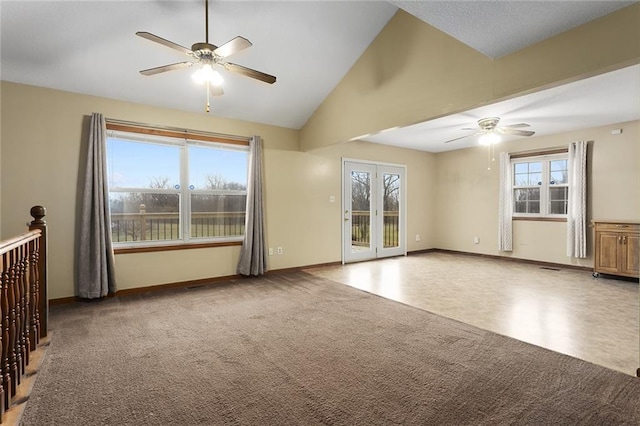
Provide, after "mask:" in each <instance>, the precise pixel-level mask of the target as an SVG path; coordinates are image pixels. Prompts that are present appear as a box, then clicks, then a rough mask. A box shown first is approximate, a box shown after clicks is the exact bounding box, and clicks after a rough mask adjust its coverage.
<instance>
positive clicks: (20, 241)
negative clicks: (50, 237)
mask: <svg viewBox="0 0 640 426" xmlns="http://www.w3.org/2000/svg"><path fill="white" fill-rule="evenodd" d="M45 213H46V210H45V208H44V207H42V206H34V207H33V208H31V216H32V217H33V219H34V220H33V221H32V222H31V223H30V225H29V231H28V232H25V233H23V234H20V235H18V236H16V237H13V238H10V239H8V240H5V241H2V242H0V423H1V422H2V419H3V418H4V412H5V411H6V410H8V409H9V407H10V406H11V402H12V398H13V397H14V396H15V395H16V389H17V387H18V385H20V383H21V380H22V379H23V376H24V375H25V372H26V368H27V366H28V365H29V357H30V354H31V352H32V351H35V350H36V349H37V347H38V344H39V343H40V339H41V338H44V337H46V336H47V327H48V321H47V320H48V314H49V302H48V298H47V224H46V222H45V221H44V220H43V217H44V216H45Z"/></svg>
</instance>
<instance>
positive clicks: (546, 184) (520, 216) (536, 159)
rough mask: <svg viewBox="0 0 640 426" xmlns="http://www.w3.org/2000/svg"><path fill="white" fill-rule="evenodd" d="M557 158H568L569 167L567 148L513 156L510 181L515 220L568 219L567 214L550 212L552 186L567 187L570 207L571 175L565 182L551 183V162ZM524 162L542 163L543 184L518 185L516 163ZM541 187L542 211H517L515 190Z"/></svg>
mask: <svg viewBox="0 0 640 426" xmlns="http://www.w3.org/2000/svg"><path fill="white" fill-rule="evenodd" d="M556 160H566V161H567V168H568V161H569V155H568V151H567V150H563V151H561V152H549V153H534V154H531V155H518V156H512V157H511V161H510V163H511V164H510V167H511V182H510V183H509V186H510V190H511V195H512V203H511V214H512V218H513V219H515V220H550V221H566V219H567V214H566V213H564V214H554V213H550V211H551V188H560V187H565V188H567V200H566V203H567V210H568V209H569V205H568V203H569V185H570V183H569V179H570V176H569V175H568V176H567V183H563V184H551V183H550V182H551V162H552V161H556ZM522 163H541V171H540V173H541V179H542V180H541V184H540V185H516V183H515V175H516V173H515V169H516V164H522ZM536 187H538V188H540V200H539V202H540V212H539V213H520V212H516V211H515V203H516V200H515V196H514V194H515V191H516V190H517V189H526V188H536Z"/></svg>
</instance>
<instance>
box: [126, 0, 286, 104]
mask: <svg viewBox="0 0 640 426" xmlns="http://www.w3.org/2000/svg"><path fill="white" fill-rule="evenodd" d="M204 26H205V41H204V42H199V43H194V44H193V45H191V49H187V48H186V47H184V46H181V45H179V44H177V43H174V42H172V41H169V40H166V39H164V38H162V37H158V36H157V35H155V34H151V33H149V32H146V31H138V32H136V35H137V36H139V37H142V38H145V39H147V40H150V41H153V42H155V43H158V44H161V45H163V46H166V47H169V48H171V49H174V50H177V51H178V52H181V53H184V54H186V55H187V56H190V57H191V58H192V60H191V61H184V62H177V63H174V64H169V65H163V66H160V67H155V68H149V69H146V70H142V71H140V74H142V75H145V76H152V75H156V74H160V73H163V72H167V71H173V70H177V69H182V68H188V67H192V66H194V65H195V66H198V65H199V66H200V67H199V69H198V70H197V71H196V72H195V73H194V74H193V79H194V80H195V81H196V82H198V83H206V85H207V112H209V93H211V95H213V96H220V95H222V94H223V93H224V91H223V90H222V82H223V79H222V76H221V75H220V74H219V73H218V72H217V71H216V70H214V67H216V66H218V67H222V68H224V69H225V70H227V71H231V72H235V73H238V74H241V75H244V76H246V77H250V78H254V79H256V80H260V81H263V82H265V83H269V84H273V83H275V82H276V77H275V76H273V75H270V74H266V73H263V72H260V71H256V70H254V69H251V68H247V67H244V66H242V65H238V64H234V63H231V62H226V61H225V58H227V57H228V56H231V55H233V54H234V53H237V52H239V51H241V50H244V49H246V48H248V47H251V46H252V43H251V42H250V41H249V40H247V39H246V38H244V37H240V36H237V37H235V38H233V39H231V40H230V41H228V42H226V43H225V44H223V45H222V46H219V47H218V46H215V45H213V44H210V43H209V1H208V0H204Z"/></svg>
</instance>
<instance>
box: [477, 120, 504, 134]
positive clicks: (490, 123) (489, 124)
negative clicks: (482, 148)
mask: <svg viewBox="0 0 640 426" xmlns="http://www.w3.org/2000/svg"><path fill="white" fill-rule="evenodd" d="M499 122H500V118H499V117H487V118H482V119H480V120H478V126H480V128H481V129H482V130H486V131H491V130H493V129H495V128H496V126H497V125H498V123H499Z"/></svg>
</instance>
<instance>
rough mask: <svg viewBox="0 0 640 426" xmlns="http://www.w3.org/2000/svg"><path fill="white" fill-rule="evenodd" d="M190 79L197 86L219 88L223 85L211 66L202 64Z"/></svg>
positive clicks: (222, 81) (218, 74)
mask: <svg viewBox="0 0 640 426" xmlns="http://www.w3.org/2000/svg"><path fill="white" fill-rule="evenodd" d="M191 78H192V79H193V81H195V82H196V83H198V84H205V83H209V84H211V85H213V86H221V85H222V83H224V79H223V78H222V76H221V75H220V73H219V72H218V71H216V70H214V69H213V67H212V66H211V64H203V65H202V67H200V68H198V69H197V70H196V72H194V73H193V75H192V76H191Z"/></svg>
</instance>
